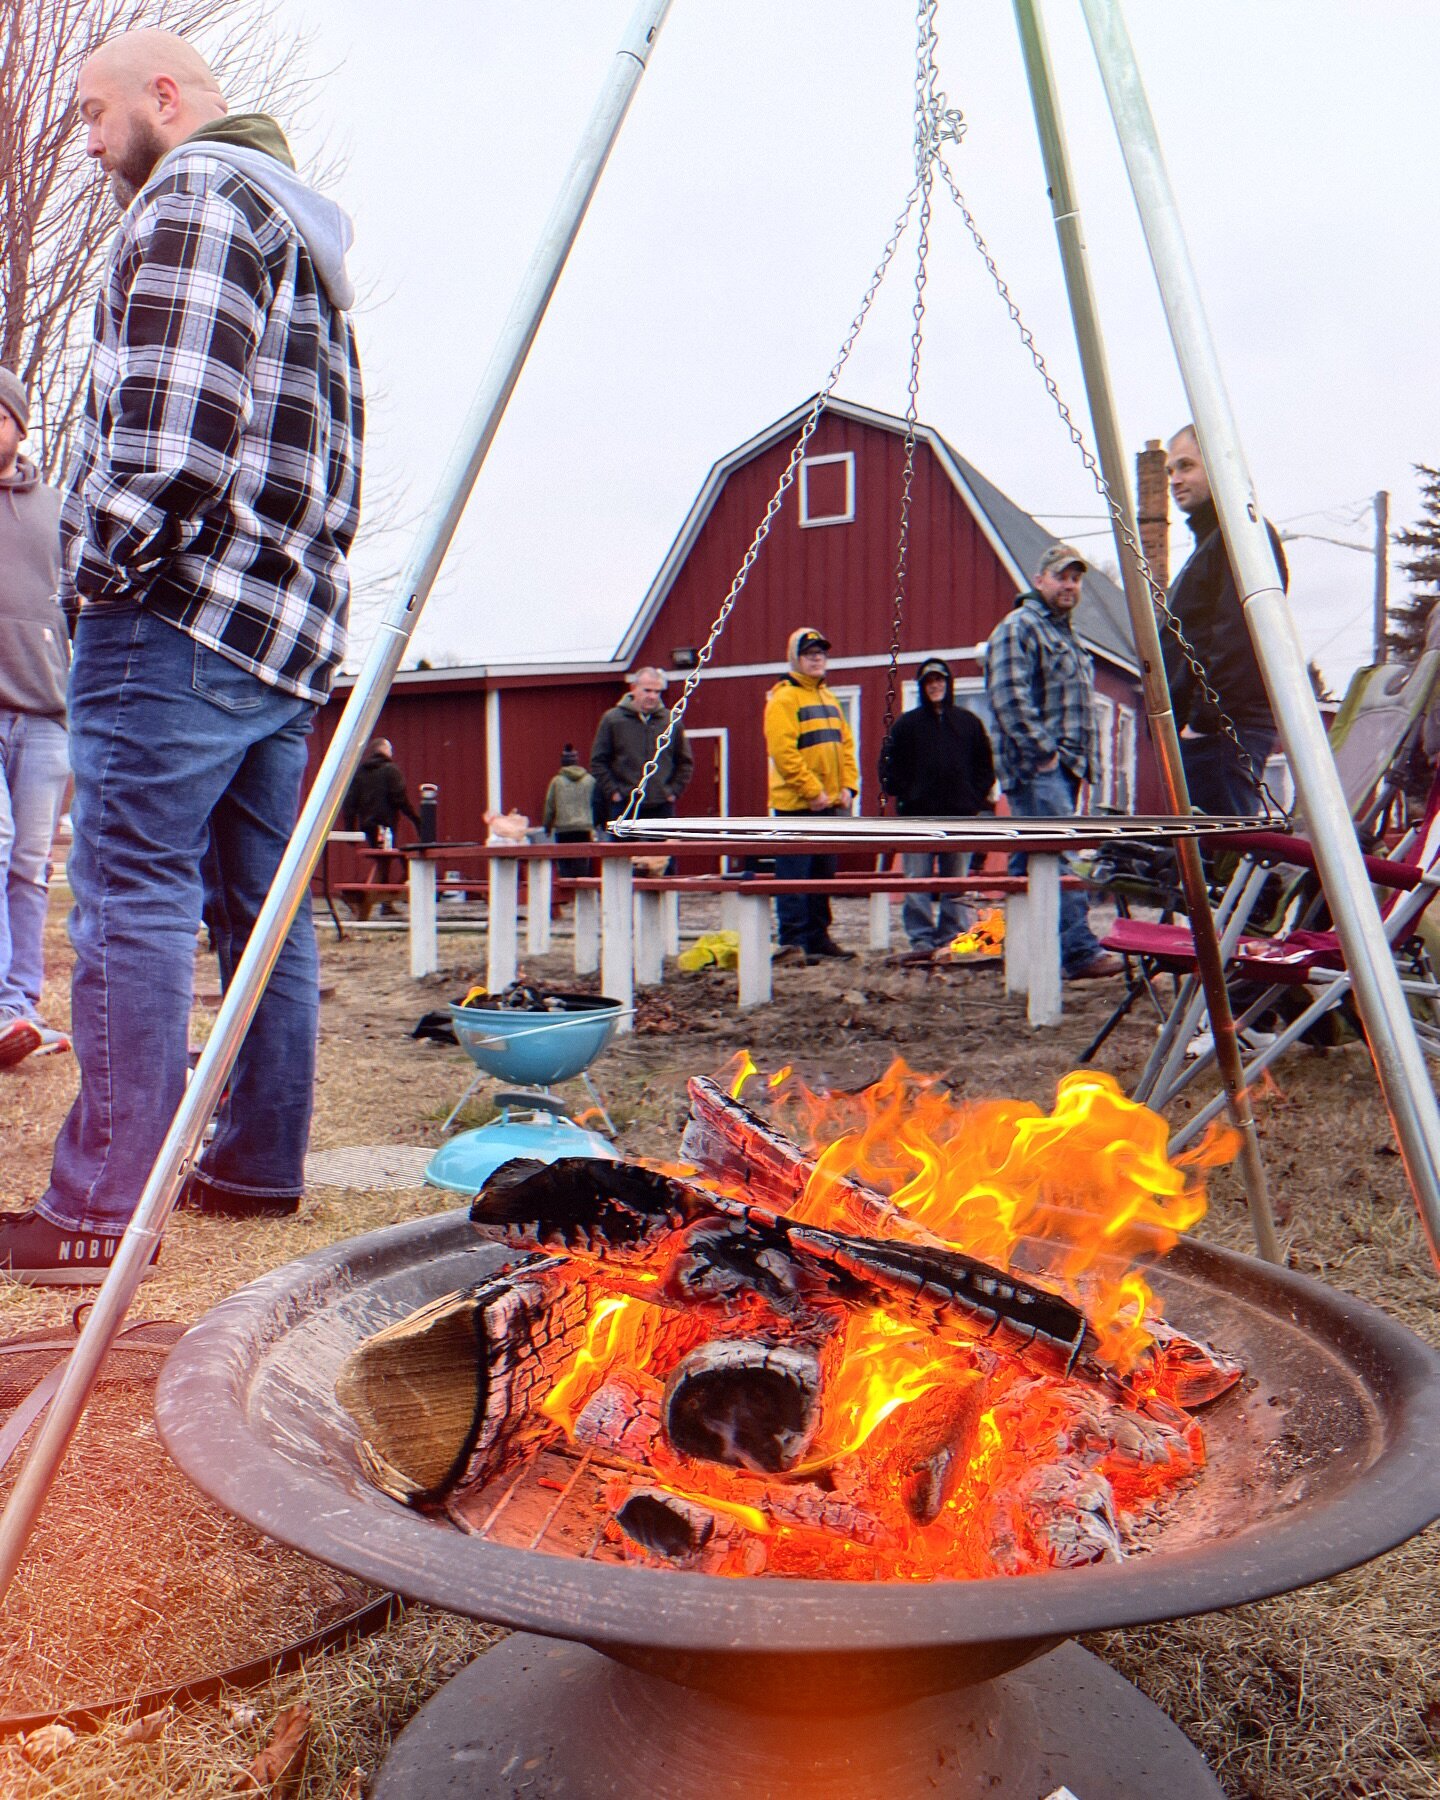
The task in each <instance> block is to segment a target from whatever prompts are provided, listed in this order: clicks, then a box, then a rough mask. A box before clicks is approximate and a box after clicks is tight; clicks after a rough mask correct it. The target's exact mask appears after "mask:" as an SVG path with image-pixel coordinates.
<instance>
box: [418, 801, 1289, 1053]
mask: <svg viewBox="0 0 1440 1800" xmlns="http://www.w3.org/2000/svg"><path fill="white" fill-rule="evenodd" d="M717 823H721V822H718V821H694V822H692V821H675V820H666V821H656V822H655V823H654V825H653V826H651V827H650V828H649V829H647V830H646V831H645V833H644V834H643V836H637V837H633V838H629V839H627V840H626V841H624V842H614V841H609V840H606V841H603V842H598V843H580V844H532V843H523V844H518V843H517V844H498V843H497V844H478V843H446V844H407V845H406V846H404V847H403V849H400V850H398V851H393V850H392V851H388V852H386V853H385V854H387V855H391V856H393V855H401V856H403V857H404V859H405V862H406V868H407V894H408V899H409V912H410V973H411V974H412V976H414V977H415V978H416V979H417V980H418V979H419V978H421V977H423V976H426V975H430V974H434V973H435V972H436V971H437V970H438V968H439V966H440V963H439V938H438V931H437V913H436V898H437V873H436V872H437V867H438V865H439V864H440V863H442V862H443V863H444V864H446V865H447V866H448V867H457V868H463V867H464V866H466V865H467V864H469V865H474V864H479V865H481V866H482V867H483V869H484V871H485V878H486V891H487V900H488V917H487V921H486V931H487V980H486V984H487V986H488V987H489V988H490V990H491V992H499V991H500V990H502V989H503V988H505V987H507V986H508V985H509V984H510V983H511V982H512V981H513V980H514V979H515V976H516V971H517V969H518V963H519V949H520V868H521V865H522V864H523V865H524V867H525V870H526V881H527V949H528V951H529V953H530V954H531V955H543V954H544V953H545V952H546V951H548V949H549V948H550V915H551V902H552V899H553V896H554V881H555V878H556V872H557V866H558V869H559V871H560V873H561V875H562V878H563V871H564V868H565V867H566V865H568V864H570V863H575V862H579V863H586V862H588V863H591V864H596V863H598V865H599V867H600V874H599V876H598V877H593V878H589V879H587V878H583V877H582V878H573V879H570V880H567V881H566V888H567V890H568V891H570V892H572V893H573V895H574V898H575V906H576V922H575V966H576V972H577V973H579V974H586V973H592V972H593V971H594V970H595V969H596V967H597V966H598V968H599V970H600V977H601V985H602V986H603V988H604V990H605V992H606V993H607V994H608V995H610V996H611V997H612V998H613V999H616V1000H618V1001H619V1002H620V1003H621V1005H622V1006H623V1007H624V1008H626V1017H625V1018H624V1019H623V1020H622V1022H621V1028H622V1029H628V1028H629V1026H630V1022H631V1021H630V1017H629V1012H630V1009H632V1008H633V1005H634V995H635V989H636V986H637V985H639V986H644V985H647V984H651V983H654V982H657V981H659V980H660V979H661V976H662V974H663V966H664V957H665V956H666V954H672V955H673V954H674V953H675V952H676V951H678V949H679V901H680V898H681V896H682V895H685V894H712V895H713V894H720V895H723V896H726V897H727V905H728V906H731V907H733V909H734V914H733V916H734V917H735V919H736V929H737V931H738V935H739V940H740V966H739V971H738V974H739V983H738V995H737V998H738V1002H739V1004H740V1005H741V1006H742V1007H745V1006H756V1005H762V1004H764V1003H765V1002H766V1001H768V1000H769V999H770V997H771V991H772V989H771V934H770V903H771V901H772V900H773V899H774V897H775V895H776V894H777V893H781V892H787V891H788V892H804V893H813V892H824V893H828V894H830V895H832V896H834V897H837V898H841V897H846V896H859V897H868V898H869V900H870V903H871V911H870V927H871V929H870V942H871V947H872V948H875V949H884V948H886V947H887V946H888V943H889V929H890V898H891V895H892V894H895V893H904V892H906V891H918V892H924V893H933V892H945V891H950V892H981V893H993V894H1003V895H1004V897H1005V911H1006V926H1005V982H1006V988H1007V990H1008V991H1009V992H1011V993H1013V994H1019V995H1023V996H1024V997H1025V999H1026V1003H1027V1013H1028V1017H1029V1020H1030V1023H1031V1025H1033V1026H1043V1025H1052V1024H1054V1023H1056V1022H1057V1021H1058V1020H1059V1018H1060V1016H1061V1011H1062V984H1061V976H1060V930H1059V917H1060V890H1061V886H1062V879H1063V880H1064V881H1066V882H1068V881H1069V880H1070V878H1068V877H1064V878H1062V873H1061V859H1062V857H1063V856H1064V855H1066V854H1068V853H1071V852H1074V851H1079V850H1086V849H1094V848H1098V847H1100V846H1101V845H1104V844H1109V843H1113V842H1114V841H1115V840H1116V838H1117V837H1125V838H1135V839H1144V840H1147V841H1155V840H1157V839H1164V838H1173V837H1175V836H1176V835H1178V834H1180V833H1182V832H1188V831H1190V830H1193V829H1194V826H1193V824H1191V823H1188V822H1182V821H1177V820H1175V819H1173V818H1160V819H1154V818H1129V819H1124V820H1116V819H1111V818H1073V819H1012V818H980V819H965V820H956V821H947V822H945V823H944V824H942V823H941V822H939V821H921V820H904V821H900V820H897V821H886V820H875V819H865V820H859V819H857V820H853V821H851V820H845V821H840V820H836V819H835V818H833V817H829V816H824V817H821V818H817V820H816V821H815V824H814V826H813V827H810V828H809V829H810V830H812V831H813V834H814V835H813V836H812V835H805V836H804V837H803V840H801V842H802V843H803V848H804V850H805V851H806V852H810V853H813V854H815V855H820V856H827V855H839V856H850V857H853V856H855V855H856V854H857V853H863V854H864V855H865V856H867V857H871V858H874V859H876V860H877V861H878V862H880V863H882V864H883V863H884V862H885V861H886V860H888V859H889V858H890V857H891V856H893V855H895V854H898V853H902V852H905V851H960V852H969V853H971V854H972V855H976V856H979V857H984V856H985V855H987V854H991V853H994V852H1003V853H1010V852H1013V851H1024V852H1025V853H1026V855H1027V856H1028V858H1029V863H1028V869H1027V872H1026V874H1025V875H1023V876H1019V877H1011V876H1000V875H991V874H985V873H983V872H981V873H976V874H972V875H964V876H951V877H942V876H922V877H919V878H915V879H910V878H907V877H905V876H902V875H897V874H894V873H892V872H890V871H889V870H888V869H885V868H884V867H877V868H875V869H874V870H873V871H857V872H847V873H842V874H838V875H836V876H834V877H832V878H830V879H829V880H810V879H807V880H804V881H798V882H779V881H776V880H774V879H772V878H770V877H767V876H758V875H749V874H744V875H741V874H735V875H688V876H687V875H683V874H667V875H664V876H660V877H647V876H644V875H637V873H636V870H635V860H634V859H635V858H636V857H637V856H642V857H646V858H660V857H664V858H666V859H667V861H668V862H669V863H670V864H671V865H672V866H675V867H683V865H684V863H685V862H686V861H696V860H707V861H711V862H713V861H714V860H715V859H716V858H717V857H720V856H723V857H725V858H730V859H740V860H745V859H753V858H757V857H772V856H774V855H775V854H776V851H777V849H783V848H785V847H787V846H788V847H791V848H792V849H793V848H798V847H800V845H799V844H797V843H796V838H795V828H794V827H793V826H790V822H789V821H786V825H787V826H788V827H789V829H788V830H786V831H785V832H783V833H777V832H772V831H771V830H769V829H767V826H768V825H769V824H772V823H774V822H772V821H763V820H757V821H754V822H753V824H754V827H755V835H753V836H747V835H742V834H740V833H733V834H727V835H724V836H723V837H720V836H714V835H710V836H706V835H702V834H692V832H693V827H694V825H697V824H706V825H713V824H717ZM731 823H732V825H733V824H736V823H739V822H731ZM1246 823H1247V822H1246V821H1241V820H1236V821H1228V820H1226V821H1216V820H1206V821H1205V830H1206V833H1207V835H1208V834H1210V833H1212V832H1225V831H1232V830H1236V829H1242V828H1243V827H1244V826H1245V824H1246ZM1248 823H1249V824H1251V825H1253V820H1252V821H1249V822H1248ZM806 824H807V825H808V821H807V822H806ZM846 826H856V827H863V828H864V830H863V834H862V832H860V831H856V830H847V829H845V827H846ZM687 827H689V828H691V830H690V831H687ZM661 831H664V832H665V833H666V835H665V836H663V837H662V836H659V835H652V833H658V832H661Z"/></svg>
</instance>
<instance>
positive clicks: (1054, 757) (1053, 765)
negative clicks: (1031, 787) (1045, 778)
mask: <svg viewBox="0 0 1440 1800" xmlns="http://www.w3.org/2000/svg"><path fill="white" fill-rule="evenodd" d="M1059 767H1060V752H1059V751H1058V750H1054V751H1052V752H1051V753H1050V755H1049V756H1047V757H1046V758H1045V760H1044V762H1043V763H1037V764H1036V765H1035V773H1036V774H1037V775H1048V774H1049V773H1050V771H1051V770H1052V769H1058V768H1059Z"/></svg>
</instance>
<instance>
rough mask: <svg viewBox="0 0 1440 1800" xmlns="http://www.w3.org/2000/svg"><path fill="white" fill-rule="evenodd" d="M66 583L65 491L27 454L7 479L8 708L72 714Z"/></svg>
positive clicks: (3, 700)
mask: <svg viewBox="0 0 1440 1800" xmlns="http://www.w3.org/2000/svg"><path fill="white" fill-rule="evenodd" d="M59 584H60V496H59V494H58V493H57V492H56V491H55V489H54V488H52V487H46V486H45V484H44V482H42V481H41V479H40V477H39V475H38V474H37V473H36V471H35V465H34V464H33V463H29V462H26V460H25V458H24V457H23V456H22V457H21V458H19V460H18V461H17V462H16V464H15V471H14V473H13V474H12V475H11V476H10V477H9V479H8V480H0V712H23V713H38V714H39V715H40V716H41V717H42V718H50V719H63V718H64V717H65V682H66V678H67V677H68V675H69V672H70V634H69V632H68V631H67V630H66V628H65V615H64V613H62V612H61V610H60V606H59V603H58V602H57V600H56V598H55V593H56V589H57V588H58V587H59Z"/></svg>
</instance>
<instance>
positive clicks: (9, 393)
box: [0, 367, 30, 437]
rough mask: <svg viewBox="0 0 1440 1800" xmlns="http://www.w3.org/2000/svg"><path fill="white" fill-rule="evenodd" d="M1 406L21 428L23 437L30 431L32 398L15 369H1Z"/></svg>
mask: <svg viewBox="0 0 1440 1800" xmlns="http://www.w3.org/2000/svg"><path fill="white" fill-rule="evenodd" d="M0 406H3V407H4V408H5V410H6V412H8V413H9V414H10V416H11V418H12V419H14V421H15V423H16V424H17V425H18V426H19V427H20V434H21V436H22V437H23V436H24V435H25V433H26V432H28V431H29V429H30V396H29V394H27V393H26V391H25V383H24V382H23V381H22V380H21V379H20V377H19V376H18V375H17V374H16V373H15V371H14V370H13V369H6V368H3V367H0Z"/></svg>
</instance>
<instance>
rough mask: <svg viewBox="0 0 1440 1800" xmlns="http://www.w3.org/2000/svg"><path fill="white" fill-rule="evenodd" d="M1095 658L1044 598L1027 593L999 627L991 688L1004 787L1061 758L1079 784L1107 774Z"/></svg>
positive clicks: (989, 660) (988, 669) (991, 653)
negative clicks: (1102, 764)
mask: <svg viewBox="0 0 1440 1800" xmlns="http://www.w3.org/2000/svg"><path fill="white" fill-rule="evenodd" d="M1091 666H1092V665H1091V660H1090V653H1089V651H1088V650H1086V649H1084V648H1083V647H1082V645H1081V643H1080V641H1079V639H1078V638H1077V637H1076V636H1075V633H1074V632H1073V631H1072V630H1071V629H1070V621H1069V619H1068V618H1063V619H1062V618H1057V617H1056V615H1055V614H1054V613H1053V612H1051V610H1050V608H1049V607H1048V606H1047V605H1046V604H1045V602H1044V601H1043V600H1042V599H1041V598H1040V596H1039V594H1022V595H1021V596H1020V600H1019V603H1018V604H1017V605H1016V607H1015V609H1014V610H1013V611H1012V612H1009V613H1007V614H1006V616H1005V617H1004V618H1003V619H1002V620H1001V621H1000V623H999V624H998V625H997V626H996V627H995V629H994V631H992V632H991V634H990V642H989V645H988V647H987V650H986V657H985V691H986V693H987V695H988V696H989V699H990V710H991V711H992V713H993V714H994V715H995V726H996V732H995V752H996V762H997V764H998V766H999V775H1000V785H1001V787H1002V788H1005V789H1007V790H1008V789H1010V788H1016V787H1019V786H1020V785H1021V784H1022V783H1024V782H1027V781H1029V780H1030V779H1031V777H1032V776H1033V775H1034V774H1035V772H1036V770H1037V769H1038V768H1039V766H1040V764H1041V763H1042V762H1046V761H1048V760H1049V758H1050V757H1051V756H1054V755H1056V754H1057V753H1058V755H1059V757H1060V763H1061V766H1062V767H1063V768H1066V769H1068V770H1069V771H1070V773H1071V774H1072V775H1074V776H1075V777H1076V778H1077V779H1078V780H1080V781H1085V780H1094V779H1095V778H1096V777H1097V776H1098V775H1099V773H1100V746H1099V742H1098V737H1097V729H1096V718H1095V688H1094V683H1093V680H1092V677H1091Z"/></svg>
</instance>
